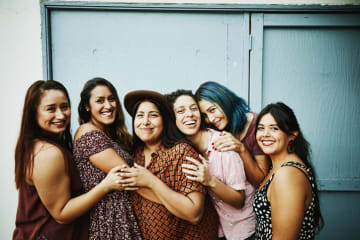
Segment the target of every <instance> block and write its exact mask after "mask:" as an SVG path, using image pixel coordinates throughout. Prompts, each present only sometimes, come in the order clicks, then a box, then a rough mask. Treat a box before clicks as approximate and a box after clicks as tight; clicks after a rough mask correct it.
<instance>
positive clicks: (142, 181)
mask: <svg viewBox="0 0 360 240" xmlns="http://www.w3.org/2000/svg"><path fill="white" fill-rule="evenodd" d="M119 175H120V176H121V177H123V179H122V180H120V181H119V183H120V184H121V185H122V186H123V187H124V190H134V187H148V188H151V186H152V183H153V181H152V180H153V179H154V177H155V176H154V175H153V174H152V173H151V172H150V171H149V170H147V169H146V168H145V167H143V166H140V165H138V164H136V163H135V164H134V167H132V168H122V169H121V172H120V173H119Z"/></svg>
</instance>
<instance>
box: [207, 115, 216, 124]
mask: <svg viewBox="0 0 360 240" xmlns="http://www.w3.org/2000/svg"><path fill="white" fill-rule="evenodd" d="M207 118H208V119H209V122H210V123H213V122H214V119H215V117H214V116H213V115H212V114H208V115H207Z"/></svg>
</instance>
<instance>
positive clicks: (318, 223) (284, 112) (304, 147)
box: [255, 102, 324, 232]
mask: <svg viewBox="0 0 360 240" xmlns="http://www.w3.org/2000/svg"><path fill="white" fill-rule="evenodd" d="M265 114H271V116H272V117H273V118H274V119H275V121H276V123H277V125H278V127H279V128H280V129H281V130H282V131H283V132H284V133H286V134H287V135H291V136H295V135H293V133H294V132H298V135H297V136H296V138H295V140H294V146H295V151H294V153H295V154H296V155H297V156H298V157H299V158H300V159H301V160H302V161H303V162H304V163H305V165H306V166H307V167H309V168H310V169H311V171H312V172H313V177H314V181H315V184H314V185H315V188H314V193H315V196H314V198H315V216H314V218H315V229H317V232H319V231H320V230H321V228H322V227H323V226H324V219H323V217H322V214H321V211H320V200H319V191H318V187H317V182H316V173H315V169H314V167H313V165H312V164H311V148H310V144H309V142H308V141H307V140H306V139H305V137H304V135H303V133H302V131H301V129H300V126H299V123H298V121H297V119H296V116H295V114H294V111H293V110H292V109H291V108H290V107H288V106H287V105H286V104H284V103H282V102H278V103H272V104H269V105H267V106H266V107H265V108H263V109H262V110H261V112H260V113H259V115H258V117H257V119H256V129H255V134H256V132H257V126H258V125H259V122H260V120H261V118H262V117H263V116H264V115H265Z"/></svg>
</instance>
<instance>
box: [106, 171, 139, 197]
mask: <svg viewBox="0 0 360 240" xmlns="http://www.w3.org/2000/svg"><path fill="white" fill-rule="evenodd" d="M124 168H127V166H126V165H122V166H116V167H113V168H112V169H111V170H110V171H109V172H108V174H107V175H106V177H105V178H104V179H103V180H102V181H101V184H102V185H103V187H104V188H105V190H106V191H107V192H110V191H111V190H137V189H138V188H137V187H132V188H131V189H129V188H128V187H127V189H125V187H124V186H123V185H122V184H121V180H123V177H121V174H120V171H121V169H124Z"/></svg>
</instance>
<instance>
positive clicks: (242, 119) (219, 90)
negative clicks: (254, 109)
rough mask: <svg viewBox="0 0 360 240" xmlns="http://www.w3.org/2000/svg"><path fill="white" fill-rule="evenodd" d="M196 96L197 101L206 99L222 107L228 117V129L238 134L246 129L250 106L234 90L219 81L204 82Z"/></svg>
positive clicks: (226, 128)
mask: <svg viewBox="0 0 360 240" xmlns="http://www.w3.org/2000/svg"><path fill="white" fill-rule="evenodd" d="M195 97H196V100H197V101H200V100H206V101H209V102H211V103H216V104H217V105H218V106H219V107H220V108H221V110H222V111H223V112H224V113H225V115H226V117H227V119H228V124H227V126H226V127H225V130H226V131H228V132H231V133H232V134H233V135H238V134H240V133H241V132H242V131H243V130H244V127H245V124H246V122H247V117H246V113H248V112H249V106H248V105H247V103H246V101H245V100H244V99H243V98H241V97H239V96H237V95H236V94H235V93H234V92H233V91H231V90H230V89H228V88H227V87H225V86H223V85H221V84H219V83H217V82H204V83H203V84H201V85H200V87H199V88H198V89H197V90H196V92H195Z"/></svg>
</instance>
